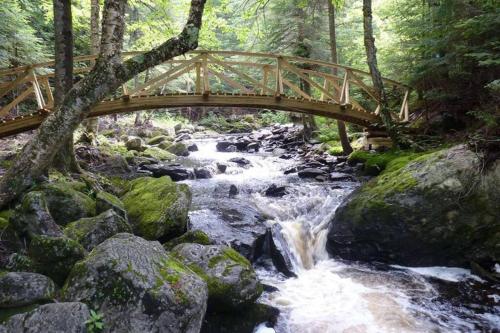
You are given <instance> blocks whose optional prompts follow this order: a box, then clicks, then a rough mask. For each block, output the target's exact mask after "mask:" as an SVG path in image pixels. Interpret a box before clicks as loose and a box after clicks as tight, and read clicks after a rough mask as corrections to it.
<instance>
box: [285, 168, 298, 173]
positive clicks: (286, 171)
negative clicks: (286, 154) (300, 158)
mask: <svg viewBox="0 0 500 333" xmlns="http://www.w3.org/2000/svg"><path fill="white" fill-rule="evenodd" d="M296 172H297V168H296V167H292V168H290V169H286V170H285V171H284V172H283V173H284V174H285V175H289V174H291V173H296Z"/></svg>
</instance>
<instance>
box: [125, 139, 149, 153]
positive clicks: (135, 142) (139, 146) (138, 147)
mask: <svg viewBox="0 0 500 333" xmlns="http://www.w3.org/2000/svg"><path fill="white" fill-rule="evenodd" d="M125 147H127V150H135V151H143V150H144V149H145V147H144V141H142V139H141V138H139V137H130V138H128V139H127V141H126V142H125Z"/></svg>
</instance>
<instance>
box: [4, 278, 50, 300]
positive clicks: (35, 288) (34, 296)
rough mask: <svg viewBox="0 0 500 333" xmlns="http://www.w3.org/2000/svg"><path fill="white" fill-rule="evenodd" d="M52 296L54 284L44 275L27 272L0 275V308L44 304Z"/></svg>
mask: <svg viewBox="0 0 500 333" xmlns="http://www.w3.org/2000/svg"><path fill="white" fill-rule="evenodd" d="M54 296H55V285H54V282H52V280H51V279H49V278H48V277H46V276H44V275H41V274H37V273H27V272H10V273H5V274H3V275H0V308H13V307H20V306H25V305H29V304H34V303H38V302H46V301H50V300H52V299H53V298H54Z"/></svg>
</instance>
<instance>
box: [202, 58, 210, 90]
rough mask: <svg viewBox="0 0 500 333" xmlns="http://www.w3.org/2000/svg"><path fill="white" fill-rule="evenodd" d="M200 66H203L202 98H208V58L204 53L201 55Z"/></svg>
mask: <svg viewBox="0 0 500 333" xmlns="http://www.w3.org/2000/svg"><path fill="white" fill-rule="evenodd" d="M202 66H203V96H204V97H208V95H209V94H210V81H209V79H208V58H207V54H206V53H203V57H202Z"/></svg>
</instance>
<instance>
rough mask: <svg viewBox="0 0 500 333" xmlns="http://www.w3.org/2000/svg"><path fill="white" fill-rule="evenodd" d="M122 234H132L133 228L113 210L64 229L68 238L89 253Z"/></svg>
mask: <svg viewBox="0 0 500 333" xmlns="http://www.w3.org/2000/svg"><path fill="white" fill-rule="evenodd" d="M120 232H132V227H131V226H130V225H129V224H128V222H127V220H125V219H124V218H123V217H122V216H120V215H118V214H117V213H116V212H115V211H114V210H112V209H109V210H107V211H105V212H103V213H101V214H99V215H97V216H94V217H86V218H83V219H80V220H78V221H75V222H71V223H70V224H68V225H67V226H66V227H65V228H64V233H65V234H66V236H68V237H69V238H71V239H74V240H76V241H77V242H78V243H80V244H81V245H82V246H83V247H84V248H85V250H87V251H90V250H92V249H93V248H94V247H96V246H97V245H99V244H101V243H102V242H104V241H105V240H106V239H108V238H110V237H112V236H114V235H116V234H118V233H120Z"/></svg>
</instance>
